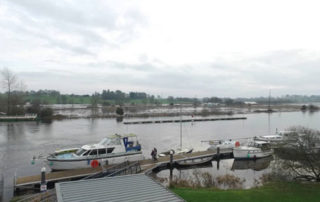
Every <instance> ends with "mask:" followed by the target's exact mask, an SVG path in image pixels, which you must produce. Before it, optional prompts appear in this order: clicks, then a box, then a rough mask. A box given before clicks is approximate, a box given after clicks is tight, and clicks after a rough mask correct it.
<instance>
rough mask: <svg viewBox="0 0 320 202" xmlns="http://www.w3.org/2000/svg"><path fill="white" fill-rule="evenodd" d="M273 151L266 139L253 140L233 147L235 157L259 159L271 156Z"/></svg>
mask: <svg viewBox="0 0 320 202" xmlns="http://www.w3.org/2000/svg"><path fill="white" fill-rule="evenodd" d="M272 153H273V150H272V149H271V145H270V143H268V142H265V141H252V142H250V143H249V144H248V145H246V146H240V147H235V148H234V149H233V157H234V159H259V158H264V157H268V156H271V155H272Z"/></svg>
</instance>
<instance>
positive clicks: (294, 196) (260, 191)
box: [171, 182, 320, 202]
mask: <svg viewBox="0 0 320 202" xmlns="http://www.w3.org/2000/svg"><path fill="white" fill-rule="evenodd" d="M171 190H172V191H173V192H175V193H176V194H178V195H179V196H181V197H182V198H183V199H185V200H186V201H201V202H203V201H221V202H226V201H236V202H242V201H257V202H270V201H272V202H274V201H281V202H298V201H299V202H300V201H320V184H313V183H307V184H300V183H284V182H281V183H280V182H277V183H269V184H267V185H264V186H262V187H259V188H253V189H249V190H217V189H211V188H208V189H206V188H199V189H193V188H172V189H171Z"/></svg>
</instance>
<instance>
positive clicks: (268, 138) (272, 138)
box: [253, 134, 283, 143]
mask: <svg viewBox="0 0 320 202" xmlns="http://www.w3.org/2000/svg"><path fill="white" fill-rule="evenodd" d="M253 139H254V140H256V141H265V142H269V143H280V142H282V141H283V136H282V135H277V134H276V135H265V136H256V137H254V138H253Z"/></svg>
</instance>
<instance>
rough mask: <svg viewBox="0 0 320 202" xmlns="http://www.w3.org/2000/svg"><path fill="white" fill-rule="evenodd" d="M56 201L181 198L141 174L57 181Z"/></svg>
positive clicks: (164, 199) (176, 199)
mask: <svg viewBox="0 0 320 202" xmlns="http://www.w3.org/2000/svg"><path fill="white" fill-rule="evenodd" d="M56 191H57V199H58V202H71V201H72V202H73V201H126V202H127V201H139V202H140V201H166V202H167V201H184V200H183V199H182V198H180V197H178V196H177V195H175V194H174V193H172V192H171V191H170V190H168V189H166V188H165V187H164V186H162V185H161V184H159V183H157V182H155V181H154V180H153V179H151V178H150V177H148V176H146V175H144V174H138V175H125V176H117V177H106V178H99V179H91V180H80V181H73V182H62V183H57V184H56Z"/></svg>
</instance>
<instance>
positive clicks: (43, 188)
mask: <svg viewBox="0 0 320 202" xmlns="http://www.w3.org/2000/svg"><path fill="white" fill-rule="evenodd" d="M45 191H47V182H46V168H45V167H42V168H41V184H40V192H45Z"/></svg>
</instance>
